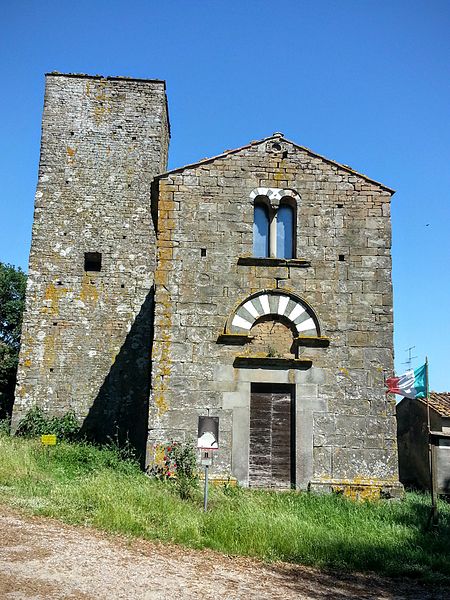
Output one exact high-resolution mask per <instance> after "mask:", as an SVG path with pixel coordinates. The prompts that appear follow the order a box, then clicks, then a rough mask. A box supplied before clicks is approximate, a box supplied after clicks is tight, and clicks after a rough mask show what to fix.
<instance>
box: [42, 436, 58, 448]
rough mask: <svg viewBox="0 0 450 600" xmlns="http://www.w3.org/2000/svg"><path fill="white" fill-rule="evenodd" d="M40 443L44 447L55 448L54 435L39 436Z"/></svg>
mask: <svg viewBox="0 0 450 600" xmlns="http://www.w3.org/2000/svg"><path fill="white" fill-rule="evenodd" d="M41 442H42V444H43V445H44V446H56V435H41Z"/></svg>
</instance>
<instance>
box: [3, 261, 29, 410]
mask: <svg viewBox="0 0 450 600" xmlns="http://www.w3.org/2000/svg"><path fill="white" fill-rule="evenodd" d="M26 282H27V277H26V275H25V273H24V272H23V271H22V270H21V269H20V268H16V267H13V266H12V265H7V264H5V263H2V262H0V419H2V418H5V417H7V416H9V415H10V414H11V410H12V405H13V402H14V388H15V385H16V374H17V365H18V362H19V349H20V333H21V329H22V314H23V309H24V304H25V288H26Z"/></svg>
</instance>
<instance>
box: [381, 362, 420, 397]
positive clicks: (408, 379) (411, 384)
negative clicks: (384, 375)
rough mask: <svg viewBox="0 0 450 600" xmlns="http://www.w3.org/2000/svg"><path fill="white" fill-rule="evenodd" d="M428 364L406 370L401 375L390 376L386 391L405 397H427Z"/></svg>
mask: <svg viewBox="0 0 450 600" xmlns="http://www.w3.org/2000/svg"><path fill="white" fill-rule="evenodd" d="M426 378H427V375H426V365H423V366H421V367H419V368H418V369H415V370H414V371H413V370H412V369H410V370H409V371H406V373H405V374H404V375H401V376H400V377H389V379H386V385H387V386H388V391H387V392H386V393H389V392H390V393H391V394H399V395H400V396H404V397H405V398H426V396H427V382H426Z"/></svg>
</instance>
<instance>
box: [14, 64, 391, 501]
mask: <svg viewBox="0 0 450 600" xmlns="http://www.w3.org/2000/svg"><path fill="white" fill-rule="evenodd" d="M169 135H170V132H169V121H168V115H167V102H166V96H165V85H164V82H161V81H154V80H134V79H125V78H102V77H90V76H82V75H62V74H49V75H48V76H47V85H46V98H45V105H44V115H43V132H42V148H41V160H40V168H39V183H38V187H37V193H36V207H35V220H34V225H33V240H32V249H31V255H30V269H29V283H28V290H27V305H26V313H25V320H24V329H23V337H22V350H21V358H20V367H19V379H18V386H17V393H16V402H15V407H14V414H13V424H17V422H18V420H19V419H20V418H21V416H23V414H24V413H25V412H26V411H27V410H28V409H29V408H30V407H31V406H33V405H39V406H42V407H43V408H44V409H45V410H46V411H48V412H51V413H59V414H62V413H64V412H65V411H67V410H69V409H72V410H75V412H76V414H77V415H78V417H79V419H80V422H81V423H82V427H83V430H84V431H85V433H86V435H88V436H92V437H94V438H96V439H100V440H105V439H108V438H111V437H112V438H113V439H118V440H119V441H124V440H129V441H130V442H131V443H132V444H133V445H134V446H135V447H136V448H137V449H138V451H140V452H141V455H142V457H143V460H144V456H145V457H146V460H147V461H151V460H152V456H153V454H154V452H155V450H156V449H157V448H158V445H159V444H161V443H163V442H165V441H168V440H171V439H178V440H186V439H188V438H189V437H195V435H196V428H197V420H198V416H199V415H204V414H209V415H211V416H218V417H219V418H220V449H219V450H218V451H217V455H216V459H215V463H214V467H213V469H214V473H215V474H216V475H217V476H227V475H232V476H233V477H235V478H236V479H237V480H238V481H239V482H240V483H242V484H243V485H249V486H251V487H261V486H263V487H273V488H287V487H296V488H297V489H312V490H318V491H321V490H324V491H330V490H333V489H334V490H344V491H350V493H353V492H354V493H357V494H359V493H361V494H365V493H370V494H371V493H374V494H375V495H377V494H379V493H382V494H385V495H396V494H398V493H399V492H400V490H401V486H400V485H399V483H398V465H397V447H396V424H395V402H393V401H392V400H390V399H389V397H386V395H385V388H384V371H387V372H392V369H393V314H392V285H391V251H390V246H391V225H390V200H391V196H392V194H393V191H392V190H391V189H389V188H388V187H386V186H384V185H382V184H380V183H378V182H376V181H374V180H372V179H370V178H368V177H367V176H365V175H362V174H359V173H357V172H355V171H354V170H353V169H351V168H350V167H348V166H346V165H341V164H338V163H336V162H334V161H332V160H329V159H327V158H325V157H323V156H320V155H318V154H316V153H314V152H312V151H311V150H309V149H308V148H305V147H302V146H299V145H297V144H295V143H293V142H291V141H289V140H287V139H285V137H284V136H283V134H281V133H275V134H273V135H272V136H270V137H267V138H265V139H263V140H259V141H255V142H251V143H250V144H248V145H246V146H243V147H241V148H238V149H236V150H230V151H226V152H224V153H223V154H221V155H219V156H216V157H214V158H211V159H204V160H201V161H199V162H197V163H195V164H192V165H188V166H186V167H183V168H179V169H175V170H172V171H169V172H167V171H166V164H167V153H168V141H169Z"/></svg>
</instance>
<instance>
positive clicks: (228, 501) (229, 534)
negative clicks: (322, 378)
mask: <svg viewBox="0 0 450 600" xmlns="http://www.w3.org/2000/svg"><path fill="white" fill-rule="evenodd" d="M0 502H3V503H6V504H9V505H11V506H17V507H21V508H22V509H25V510H28V511H30V512H32V513H34V514H40V515H47V516H51V517H56V518H59V519H61V520H64V521H66V522H68V523H74V524H87V525H91V526H94V527H97V528H100V529H103V530H106V531H109V532H118V533H121V534H127V535H132V536H138V537H142V538H147V539H158V540H163V541H170V542H174V543H179V544H185V545H187V546H190V547H194V548H213V549H215V550H218V551H220V552H225V553H227V554H242V555H247V556H255V557H259V558H262V559H265V560H284V561H289V562H294V563H302V564H307V565H315V566H319V567H326V568H332V569H343V570H359V571H368V570H370V571H376V572H378V573H383V574H387V575H392V576H400V575H410V576H415V577H420V578H423V579H426V580H434V581H437V580H440V581H445V582H446V583H449V582H450V506H449V505H447V504H445V503H443V502H442V503H440V507H439V508H440V526H439V528H438V530H437V531H432V532H430V531H428V530H427V529H426V523H427V519H428V516H429V508H430V501H429V498H428V497H427V496H425V495H420V494H412V493H410V494H407V496H406V499H405V500H404V501H402V502H392V501H379V502H371V503H368V502H361V503H354V502H352V501H350V500H346V499H345V498H342V497H337V496H331V495H329V496H315V495H312V494H298V493H295V492H292V493H291V492H287V493H276V492H262V491H247V490H239V489H238V490H223V489H217V488H213V489H211V491H210V510H209V512H208V513H206V514H204V513H203V512H202V510H201V508H202V503H201V495H200V492H198V495H197V497H196V498H194V500H191V501H183V500H181V499H180V498H179V496H178V495H177V494H176V492H175V491H174V488H173V487H172V486H171V485H170V484H169V483H163V482H159V481H156V480H152V479H149V478H148V477H147V476H146V475H144V474H143V473H142V472H141V471H140V470H139V468H138V466H137V465H136V464H133V463H132V462H129V461H123V460H121V458H120V456H119V455H118V453H117V452H115V451H114V450H111V449H98V448H94V447H92V446H89V445H87V444H67V443H61V444H59V445H58V446H56V447H54V448H49V449H48V450H45V449H43V448H41V447H40V445H39V443H38V442H36V441H29V440H22V439H17V438H10V437H0Z"/></svg>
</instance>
